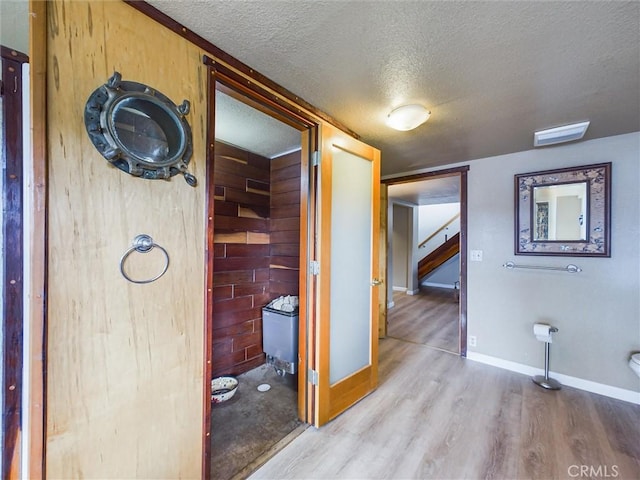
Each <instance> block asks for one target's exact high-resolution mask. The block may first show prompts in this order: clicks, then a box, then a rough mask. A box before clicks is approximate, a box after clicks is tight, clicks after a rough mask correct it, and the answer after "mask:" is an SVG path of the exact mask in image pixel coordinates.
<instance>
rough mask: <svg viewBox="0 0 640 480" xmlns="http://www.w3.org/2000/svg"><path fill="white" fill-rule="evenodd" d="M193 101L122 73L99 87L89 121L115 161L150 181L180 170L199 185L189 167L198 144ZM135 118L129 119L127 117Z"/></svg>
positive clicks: (89, 129)
mask: <svg viewBox="0 0 640 480" xmlns="http://www.w3.org/2000/svg"><path fill="white" fill-rule="evenodd" d="M189 108H190V104H189V101H188V100H184V101H183V102H182V104H181V105H180V106H177V105H175V104H174V103H173V102H172V101H171V100H170V99H169V98H168V97H166V96H165V95H163V94H162V93H160V92H158V91H157V90H155V89H153V88H151V87H148V86H147V85H144V84H142V83H137V82H128V81H123V80H122V76H121V75H120V73H118V72H115V73H114V74H113V76H112V77H111V78H109V80H108V81H107V83H105V84H104V85H102V86H101V87H100V88H98V89H96V90H95V91H94V92H93V93H92V94H91V96H89V99H88V100H87V103H86V105H85V110H84V123H85V126H86V128H87V133H88V134H89V138H90V139H91V142H92V143H93V145H94V146H95V147H96V149H97V150H98V151H99V152H100V154H101V155H102V156H103V157H104V158H106V159H107V161H109V162H110V163H111V164H112V165H114V166H115V167H117V168H119V169H120V170H122V171H123V172H127V173H129V174H131V175H133V176H136V177H142V178H146V179H151V180H155V179H166V180H168V179H170V178H171V177H173V176H174V175H177V174H179V173H181V174H183V175H184V178H185V180H186V182H187V183H188V184H189V185H191V186H192V187H195V186H196V185H197V180H196V178H195V177H194V176H193V175H192V174H190V173H189V172H188V171H187V167H188V164H189V161H190V159H191V155H192V154H193V143H192V136H191V127H190V126H189V123H188V122H187V121H186V119H185V115H187V114H188V113H189ZM125 117H126V118H130V119H131V121H130V122H129V123H123V118H125Z"/></svg>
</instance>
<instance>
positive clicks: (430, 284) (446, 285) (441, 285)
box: [421, 282, 456, 290]
mask: <svg viewBox="0 0 640 480" xmlns="http://www.w3.org/2000/svg"><path fill="white" fill-rule="evenodd" d="M421 285H424V286H425V287H438V288H449V289H451V290H453V289H454V288H456V287H455V285H454V284H453V283H435V282H422V283H421Z"/></svg>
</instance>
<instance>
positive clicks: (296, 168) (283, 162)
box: [269, 151, 301, 298]
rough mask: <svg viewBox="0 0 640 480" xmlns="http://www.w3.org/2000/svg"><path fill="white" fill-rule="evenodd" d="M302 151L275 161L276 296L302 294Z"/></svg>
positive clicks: (272, 279)
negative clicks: (300, 276)
mask: <svg viewBox="0 0 640 480" xmlns="http://www.w3.org/2000/svg"><path fill="white" fill-rule="evenodd" d="M300 155H301V153H300V151H297V152H292V153H288V154H286V155H283V156H281V157H278V158H274V159H273V160H272V161H271V229H270V232H271V245H270V252H269V253H270V255H271V262H270V265H269V269H270V270H269V292H270V293H271V296H272V298H275V297H279V296H280V295H298V294H299V293H298V291H299V283H300V282H299V274H300V189H301V185H300V174H301V172H300V161H301V158H300Z"/></svg>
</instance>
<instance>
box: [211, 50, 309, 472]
mask: <svg viewBox="0 0 640 480" xmlns="http://www.w3.org/2000/svg"><path fill="white" fill-rule="evenodd" d="M203 63H204V64H205V65H207V67H208V85H207V95H208V102H207V103H208V107H207V130H206V131H207V133H206V135H207V155H206V187H205V189H206V190H205V191H206V193H205V196H206V211H205V215H206V217H205V218H206V219H207V227H206V230H207V235H206V237H207V238H206V252H205V259H206V265H205V321H204V328H205V335H204V341H205V346H204V350H205V358H204V375H203V383H204V385H203V396H204V399H203V401H204V412H203V442H204V443H203V452H204V455H203V478H209V476H210V474H209V472H210V471H211V441H210V439H211V402H210V399H209V397H210V393H209V389H210V386H209V385H210V378H211V376H212V370H213V314H214V302H213V290H214V288H213V287H214V278H213V274H214V269H213V265H214V262H215V259H214V248H213V246H214V235H215V233H214V219H215V199H214V185H215V184H214V156H215V142H216V140H215V92H216V90H217V89H218V88H219V87H218V85H221V86H222V89H223V91H224V93H226V94H228V95H231V96H232V97H234V98H235V99H236V100H239V101H241V102H243V103H245V104H247V105H249V106H250V107H252V108H256V109H257V110H260V111H261V112H263V113H265V114H267V115H269V116H271V117H273V118H275V119H276V120H278V121H281V122H283V123H286V124H287V125H289V126H291V127H293V128H296V129H298V130H299V131H300V135H301V138H300V142H301V149H302V150H301V166H300V170H301V172H300V173H301V182H300V263H299V272H300V273H299V337H298V338H299V344H298V359H299V362H298V372H299V373H298V417H299V418H300V420H302V421H304V422H305V423H309V421H310V419H311V413H312V411H313V404H312V395H311V392H310V391H309V388H308V385H309V381H308V378H307V376H308V375H307V373H308V372H307V370H308V368H307V365H308V358H309V354H310V353H309V352H311V351H312V350H313V336H312V335H311V333H310V332H311V331H312V330H313V322H314V316H313V312H314V308H315V305H314V304H315V301H314V292H315V286H314V285H313V280H312V279H311V278H310V275H309V274H308V272H309V268H308V265H309V261H310V258H311V255H312V253H313V249H314V242H313V239H314V237H315V233H314V232H315V226H314V225H312V224H311V223H312V222H311V219H312V218H313V216H312V213H311V212H312V211H313V210H312V209H313V208H315V192H314V191H313V185H314V184H315V182H314V181H313V177H314V176H315V174H316V173H315V171H316V169H317V167H316V166H314V165H313V162H312V161H310V158H311V155H312V152H314V151H316V150H317V148H318V147H317V142H318V135H317V132H318V125H319V124H318V122H317V121H316V120H315V119H314V118H313V117H311V116H309V115H306V114H305V113H304V112H302V111H301V110H300V109H298V108H292V107H293V106H292V105H291V104H290V103H289V102H286V101H283V100H282V99H280V98H279V97H277V96H274V95H273V94H270V93H269V92H268V91H267V90H265V89H264V88H263V87H262V86H260V85H258V84H256V83H247V82H246V80H244V79H243V77H241V76H239V75H238V74H237V73H235V72H234V71H233V70H231V69H229V68H227V67H226V66H224V65H221V64H219V63H217V62H216V61H215V60H213V59H211V58H209V57H207V56H204V58H203Z"/></svg>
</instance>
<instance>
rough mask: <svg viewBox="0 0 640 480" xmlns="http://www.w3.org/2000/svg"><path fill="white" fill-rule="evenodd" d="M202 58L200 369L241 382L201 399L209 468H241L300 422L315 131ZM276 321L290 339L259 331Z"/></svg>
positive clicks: (265, 454) (230, 472)
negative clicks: (226, 395)
mask: <svg viewBox="0 0 640 480" xmlns="http://www.w3.org/2000/svg"><path fill="white" fill-rule="evenodd" d="M211 70H212V72H214V75H212V77H213V79H212V82H211V84H210V89H209V94H210V96H211V97H212V102H211V103H212V105H210V112H209V133H208V135H209V137H210V139H209V140H210V141H209V142H208V143H209V146H210V154H209V160H208V165H207V170H208V174H207V177H208V178H207V195H208V219H209V225H208V228H207V231H208V234H207V235H208V239H207V245H208V260H207V295H208V299H207V300H208V301H207V334H206V335H205V337H206V341H207V349H208V352H207V359H208V361H207V364H206V368H205V371H206V375H205V378H206V381H207V382H210V381H211V380H212V379H214V378H216V377H220V376H234V377H236V379H237V380H238V382H239V384H238V387H237V389H236V391H235V393H234V395H233V396H232V397H231V398H230V399H229V400H226V401H224V402H221V403H215V402H209V399H207V403H206V405H207V406H208V409H209V412H208V415H205V422H206V423H207V424H205V426H204V429H205V431H207V432H209V433H210V437H209V438H208V442H207V440H205V441H206V442H207V448H208V450H209V452H208V454H207V458H208V461H209V462H210V465H209V466H208V470H207V471H208V472H210V473H211V476H213V477H215V478H221V479H225V478H236V477H238V478H241V477H242V478H244V477H246V476H247V475H248V474H249V473H251V472H252V471H253V470H255V469H256V468H257V467H258V466H260V465H261V464H262V463H264V462H265V461H266V460H267V459H268V458H269V457H270V456H272V455H273V454H275V452H276V451H278V450H279V449H280V448H282V447H283V446H284V445H286V444H287V443H288V442H289V441H291V440H292V439H293V438H295V436H297V435H298V434H299V433H301V432H302V431H303V430H304V429H305V428H306V426H307V423H306V421H307V418H306V391H305V389H306V368H305V364H306V361H305V354H304V352H305V351H306V321H307V315H306V296H307V292H306V280H305V275H306V269H305V268H303V267H302V266H303V265H306V264H307V262H308V260H307V245H306V229H307V220H306V215H305V212H306V207H307V195H308V192H307V191H305V186H307V185H309V181H308V177H309V171H308V165H309V161H308V157H309V152H310V151H311V147H312V145H311V144H312V142H313V141H315V140H314V138H313V135H312V134H311V129H312V125H311V124H310V122H305V121H304V120H302V119H300V118H297V117H295V116H292V115H289V112H288V111H286V110H283V109H282V108H278V107H277V106H276V105H274V104H273V102H270V101H268V100H267V99H266V98H265V97H263V96H261V95H259V94H257V93H256V92H253V91H250V90H249V89H247V88H245V87H243V86H241V85H238V83H237V82H235V81H234V79H233V78H232V77H231V76H230V75H229V72H226V71H225V72H223V71H221V70H220V67H216V69H215V70H214V69H211ZM274 302H275V304H274ZM285 304H286V306H287V307H288V308H284V305H285ZM266 308H268V310H269V311H270V312H271V313H267V310H265V309H266ZM274 316H276V317H279V318H278V319H277V320H275V321H276V322H278V325H275V326H274V324H273V323H272V322H273V321H274V320H273V317H274ZM267 317H268V318H267ZM284 323H286V324H288V327H287V328H288V329H289V334H290V335H289V337H290V340H291V342H290V344H289V345H288V350H289V351H288V352H286V353H282V352H281V350H279V349H275V350H273V351H272V349H270V348H269V346H268V345H267V344H268V342H267V341H266V339H267V338H270V336H271V335H272V333H271V330H272V329H273V328H283V324H284ZM300 339H301V340H300ZM293 350H295V352H294V353H292V352H293ZM298 352H300V353H299V355H298ZM281 353H282V354H281ZM292 355H293V356H294V357H295V360H294V359H293V357H292ZM284 357H286V358H284ZM298 358H299V359H300V360H299V361H298ZM301 377H302V378H301Z"/></svg>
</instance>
